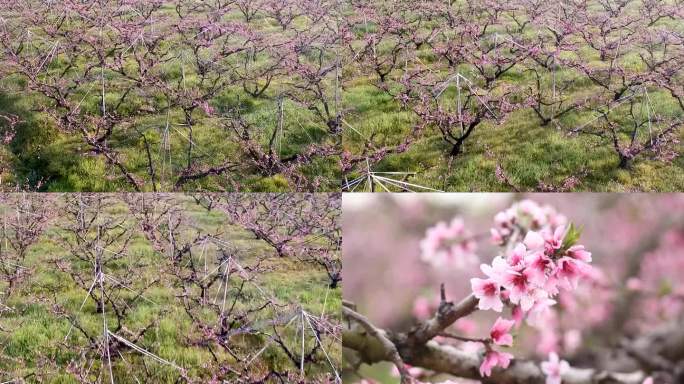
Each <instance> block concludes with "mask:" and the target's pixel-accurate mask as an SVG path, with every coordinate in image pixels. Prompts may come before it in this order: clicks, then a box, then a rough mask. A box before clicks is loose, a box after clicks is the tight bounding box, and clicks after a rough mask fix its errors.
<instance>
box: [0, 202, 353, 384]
mask: <svg viewBox="0 0 684 384" xmlns="http://www.w3.org/2000/svg"><path fill="white" fill-rule="evenodd" d="M179 198H180V197H179ZM184 199H185V200H186V201H187V203H186V204H185V205H184V206H185V209H186V215H188V216H189V217H190V218H191V219H192V220H193V222H194V223H195V225H196V226H198V227H199V228H201V229H202V231H206V233H210V232H214V231H217V230H218V231H220V232H221V233H222V239H223V240H225V241H227V242H228V243H230V244H231V245H232V246H233V247H235V249H236V250H237V256H236V257H237V259H238V260H239V262H240V263H241V264H242V265H244V266H250V265H252V264H253V263H254V262H255V261H256V260H257V259H259V258H263V257H265V256H269V258H268V259H266V261H265V262H263V266H264V267H266V268H267V272H264V273H262V274H259V275H258V276H257V278H256V281H255V282H256V284H258V286H259V287H261V289H262V290H263V291H264V292H266V293H267V294H268V295H273V296H274V297H276V298H277V300H279V301H280V302H281V303H282V304H287V303H291V304H292V305H295V306H298V305H302V306H303V308H304V309H305V310H307V311H308V312H310V313H312V314H315V315H319V314H320V313H321V312H322V311H323V310H324V308H325V311H326V313H327V314H329V315H332V316H333V317H334V318H337V316H338V315H337V312H338V310H339V307H340V305H341V290H339V289H338V290H329V289H328V288H327V283H328V282H327V277H326V275H325V273H324V272H323V271H320V270H317V269H315V268H314V267H312V266H311V265H309V264H304V263H299V262H295V261H293V260H289V259H286V258H278V257H275V256H273V251H272V250H271V249H270V248H269V246H268V245H267V244H265V243H264V242H262V241H259V240H255V239H254V237H253V236H252V235H251V234H250V233H248V232H247V231H245V230H243V229H242V228H240V227H237V226H235V225H233V224H231V223H229V222H227V220H226V218H225V217H224V216H223V214H221V213H219V212H216V211H212V212H210V213H207V211H206V210H204V209H203V208H201V207H199V206H197V205H196V204H194V203H193V202H192V200H191V199H189V198H184ZM108 214H111V215H125V214H126V210H125V207H123V206H117V207H114V208H111V209H110V210H109V211H108ZM57 224H59V223H57ZM62 233H63V230H61V229H58V228H57V227H55V226H53V227H51V228H49V229H48V231H47V232H46V233H45V234H44V235H43V237H42V238H41V239H40V240H39V241H38V242H37V243H35V244H34V245H33V246H32V247H31V248H30V252H29V254H28V256H27V260H26V266H28V267H30V268H31V274H30V277H29V278H28V279H25V280H23V281H22V283H21V285H20V286H19V291H18V292H15V293H14V294H13V295H12V296H11V297H10V298H8V299H7V300H4V299H3V298H1V297H0V302H2V303H4V304H6V305H8V306H11V307H13V308H15V310H14V311H13V312H3V313H0V381H3V382H4V381H7V380H12V379H16V378H20V377H27V380H28V381H29V382H34V380H35V381H38V378H41V380H42V381H41V382H45V383H77V380H76V379H75V378H74V377H72V376H71V375H70V374H69V373H68V372H67V370H66V367H67V366H68V365H69V364H70V363H77V362H79V359H80V354H79V351H80V350H81V348H83V347H85V346H86V345H87V344H88V343H87V340H86V339H85V338H84V337H83V336H82V335H81V334H80V332H77V331H76V330H74V331H72V332H71V336H69V338H68V339H67V341H66V342H65V341H64V339H65V336H66V335H67V332H68V330H69V328H70V323H69V322H68V321H67V320H66V319H65V318H63V317H61V316H57V315H56V314H55V313H54V312H53V309H54V308H55V305H59V307H61V308H62V309H63V311H64V312H65V313H66V314H69V315H70V316H76V318H77V319H78V321H79V323H80V324H81V326H82V327H83V328H84V329H86V330H88V331H89V332H92V333H93V334H98V332H100V331H101V329H102V317H101V314H99V313H97V312H96V308H95V303H94V302H93V301H92V300H91V299H89V300H87V301H86V303H85V305H84V307H83V309H82V310H81V311H79V310H78V308H79V306H80V305H81V303H82V301H83V298H84V296H85V291H84V290H83V289H82V288H79V287H78V286H77V285H76V284H75V283H74V282H73V281H72V280H71V279H70V278H69V277H68V275H66V274H65V273H63V272H61V271H60V270H58V269H57V268H55V264H54V262H55V261H69V260H72V261H71V263H73V264H72V265H77V263H74V262H73V259H72V258H71V257H70V255H69V253H68V252H67V251H65V250H64V249H62V247H60V246H59V245H58V244H57V243H56V242H54V241H53V240H52V239H53V238H54V237H55V236H57V235H59V234H62ZM196 248H197V249H195V250H194V252H195V255H196V256H195V257H200V256H199V255H200V249H199V247H196ZM207 252H208V255H209V256H210V262H211V257H213V256H214V252H216V248H215V247H213V246H208V247H207ZM127 254H128V255H129V257H127V258H124V259H122V260H120V261H117V262H115V263H111V264H109V265H108V268H109V273H110V274H112V275H114V276H117V273H120V272H117V271H125V270H126V269H125V268H126V267H127V265H128V264H129V263H133V262H135V263H138V264H140V265H142V267H141V268H142V270H140V271H138V272H139V273H140V274H141V276H142V280H143V281H142V282H140V284H145V281H152V280H154V279H159V280H160V281H159V283H157V284H154V285H152V286H150V287H148V289H147V290H146V291H145V297H146V298H147V299H149V300H150V301H145V300H138V301H136V302H135V303H134V305H133V307H132V308H131V310H130V312H129V315H128V316H127V317H126V319H125V326H126V327H127V329H131V330H133V331H135V330H137V329H139V328H140V327H143V326H145V325H147V324H150V323H151V322H153V321H156V325H155V326H154V327H153V329H151V330H150V331H148V332H147V333H146V334H145V336H144V338H143V339H142V340H140V341H139V343H138V345H142V346H144V347H145V348H146V349H148V350H150V351H152V352H153V353H155V354H157V355H159V356H160V357H162V358H164V359H167V360H169V361H173V362H175V363H176V364H178V365H180V366H182V367H184V368H186V369H187V371H188V374H189V376H190V377H193V378H197V379H200V378H201V379H204V380H209V379H210V378H211V373H212V372H211V370H212V369H216V367H215V365H213V364H212V362H213V357H212V355H211V353H210V352H209V350H208V349H206V348H203V347H201V346H197V345H192V344H188V340H189V338H192V336H193V335H194V332H197V329H196V328H194V326H193V323H192V321H191V319H190V318H189V317H188V315H187V313H186V312H185V310H184V309H183V306H182V304H181V302H180V301H179V300H178V299H177V297H176V295H178V294H180V293H181V291H180V286H179V283H178V282H177V281H176V280H175V278H174V277H173V276H172V275H169V274H168V273H167V272H166V271H167V270H169V268H170V267H171V266H170V261H169V260H168V259H167V258H166V257H165V256H164V255H162V254H159V253H157V252H155V251H154V250H153V249H152V247H151V245H150V244H149V243H147V241H146V240H145V239H144V238H143V237H142V236H140V235H135V237H134V238H133V240H132V241H131V243H130V246H129V248H128V249H127ZM214 265H215V262H214ZM237 286H238V283H237V282H235V283H234V284H231V285H230V289H229V290H228V298H229V300H231V299H232V298H233V297H234V295H235V293H236V292H237V291H236V289H237ZM212 294H213V292H212ZM121 295H122V296H125V297H129V298H131V297H132V295H133V294H132V293H130V292H127V291H125V290H123V291H121ZM127 295H128V296H127ZM243 295H244V298H242V299H241V300H238V305H237V307H238V308H247V307H253V306H255V305H257V304H258V303H261V302H263V300H264V299H263V294H262V293H261V292H260V291H259V290H258V289H257V288H256V287H255V286H253V285H249V284H248V285H247V286H246V288H245V290H244V291H243ZM273 315H274V312H273V311H272V310H265V311H261V312H259V313H258V314H257V315H256V318H255V320H256V321H259V320H269V319H271V318H272V316H273ZM215 316H216V315H215V314H212V313H209V312H207V319H208V320H209V321H211V320H212V319H215ZM114 320H115V318H114V316H112V314H111V313H110V314H109V316H108V321H109V322H110V324H111V323H112V322H114ZM295 323H296V322H295ZM295 329H296V327H289V328H287V329H286V328H283V329H281V332H282V335H283V337H284V340H285V341H286V343H288V344H289V345H290V346H291V348H292V349H293V350H295V351H296V350H297V347H296V346H297V345H300V344H298V343H300V340H301V339H300V337H301V336H298V335H297V334H296V330H295ZM266 331H267V330H266ZM265 342H266V339H265V338H264V337H263V336H260V335H246V336H242V337H234V338H232V339H231V347H232V348H234V349H235V350H236V351H239V352H240V353H241V354H245V353H254V352H256V351H258V350H260V349H261V348H262V347H263V346H265V345H266V344H265ZM314 343H315V340H314V339H313V338H307V340H306V345H307V348H312V347H313V346H314ZM325 343H326V347H327V352H328V353H329V354H330V355H331V356H332V358H333V361H334V362H335V364H336V365H337V364H338V362H339V361H340V353H341V346H340V345H339V343H335V342H332V343H331V342H330V340H325ZM214 352H215V353H216V354H217V356H218V357H219V358H220V359H222V360H223V361H224V362H227V363H229V362H231V361H232V363H235V364H237V362H235V361H234V359H232V358H231V357H230V356H229V355H228V354H227V353H225V352H221V351H220V348H216V349H215V350H214ZM122 354H123V355H124V357H125V361H124V360H123V359H121V358H119V357H118V355H117V356H115V359H114V360H113V362H112V364H113V373H114V377H115V379H116V380H115V382H117V383H134V382H135V379H134V377H135V376H136V374H137V375H138V376H139V377H146V376H144V375H143V373H144V372H146V371H145V370H147V372H149V373H148V374H149V375H150V376H149V377H150V379H149V380H148V382H155V383H176V382H178V380H179V375H178V372H177V371H176V370H175V369H173V368H170V367H168V366H163V365H160V364H156V363H154V362H152V361H149V360H146V359H144V358H143V357H141V356H140V355H139V354H136V353H134V352H132V351H130V350H122ZM87 356H89V358H93V357H94V365H93V368H92V372H93V374H94V375H97V373H98V372H99V371H100V370H101V369H105V368H103V367H102V365H101V364H102V363H101V361H99V358H98V357H97V356H98V354H97V351H94V352H93V351H90V352H89V353H88V355H87ZM317 359H318V361H319V363H316V364H307V375H308V376H307V377H310V378H311V380H313V379H314V378H315V377H317V376H319V375H321V374H325V373H327V372H330V368H329V367H328V365H327V363H326V362H325V358H324V356H323V355H322V353H321V352H320V351H319V352H318V354H317ZM46 361H48V362H50V364H47V365H46ZM143 364H144V366H143ZM236 366H237V365H236ZM46 367H49V370H45V369H46ZM210 367H214V368H210ZM271 369H277V370H279V371H283V370H287V371H292V372H298V367H295V366H294V364H293V363H292V362H291V361H290V360H289V359H288V358H287V356H286V355H285V354H284V353H283V352H282V351H281V350H280V349H279V347H277V346H275V345H270V346H268V347H267V348H266V349H265V351H264V353H263V355H262V356H261V357H260V358H258V359H256V360H255V362H254V364H253V370H255V371H256V372H259V371H263V372H267V371H268V370H271ZM94 377H95V376H93V380H94ZM103 377H104V378H107V379H108V377H107V375H105V376H103Z"/></svg>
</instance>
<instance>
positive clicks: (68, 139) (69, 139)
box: [0, 4, 339, 192]
mask: <svg viewBox="0 0 684 384" xmlns="http://www.w3.org/2000/svg"><path fill="white" fill-rule="evenodd" d="M162 15H164V16H168V17H169V18H170V19H169V21H167V22H166V23H167V24H162V23H160V24H159V25H155V27H156V28H157V30H158V31H159V30H164V28H166V29H168V30H170V31H172V30H173V24H174V23H175V22H176V21H177V20H176V19H177V16H176V15H175V7H174V4H169V5H168V6H165V7H164V9H163V10H162ZM0 16H2V11H0ZM241 17H242V16H241V14H240V13H239V12H237V11H234V12H231V13H228V14H227V15H226V16H225V20H226V21H229V20H231V19H232V20H239V19H241ZM9 19H10V20H11V19H12V18H11V17H10V18H9ZM305 23H306V21H305V19H304V18H303V17H299V18H297V19H296V20H294V21H293V24H292V25H293V26H297V27H300V28H301V27H302V26H303V25H304V24H305ZM249 27H250V28H253V29H254V30H256V31H259V32H263V33H264V34H266V36H268V35H269V34H274V36H280V35H283V34H291V31H289V30H288V31H287V32H283V30H282V28H280V27H279V26H278V25H276V24H275V23H274V21H273V20H271V19H266V18H264V17H263V16H261V15H260V14H259V15H257V16H256V17H255V18H254V20H252V21H250V24H249ZM76 28H77V27H76ZM34 29H35V31H34V33H37V34H40V31H39V29H37V28H34ZM90 32H92V31H90ZM83 33H89V32H87V31H84V32H83ZM162 44H165V45H167V46H169V47H173V49H172V50H171V52H170V55H173V56H177V59H173V60H170V61H168V63H164V64H163V65H159V66H157V67H155V69H154V70H155V71H157V72H159V73H162V74H163V76H162V77H163V78H164V79H165V80H166V81H168V84H169V86H170V87H171V88H174V87H177V86H179V84H181V83H182V84H183V87H186V86H187V87H188V88H189V89H190V92H194V91H195V90H196V89H198V90H199V91H198V92H199V93H201V91H202V85H199V84H198V76H197V73H196V72H193V66H192V64H193V59H192V57H193V56H192V54H191V52H189V51H184V49H187V48H183V47H182V45H181V44H180V42H179V41H175V40H173V39H170V40H168V41H164V42H163V43H162ZM43 48H44V47H43ZM135 49H136V48H132V50H135ZM111 55H112V57H110V58H108V60H110V61H111V60H113V55H114V53H111ZM129 56H130V55H129ZM243 56H244V55H235V57H234V58H233V59H231V60H228V61H227V62H226V63H223V64H222V65H225V66H226V67H228V66H235V67H237V68H240V67H241V66H242V65H243V64H242V60H244V59H243ZM91 59H92V58H90V57H81V58H79V60H78V63H80V62H81V61H87V60H91ZM327 59H328V58H326V60H327ZM2 60H3V58H2V54H0V62H2ZM184 60H185V62H184ZM129 61H130V62H128V63H127V65H128V66H129V68H128V70H129V71H131V73H134V74H135V73H136V70H137V69H136V68H137V67H136V64H135V62H134V61H133V60H129ZM183 63H184V64H183ZM70 64H73V63H69V62H68V61H67V60H65V59H64V54H62V56H58V57H57V58H56V59H54V60H51V61H50V62H47V63H46V65H45V68H46V70H45V71H46V73H45V74H43V75H41V76H39V79H43V80H45V81H46V82H47V83H50V82H51V81H53V80H54V79H55V78H59V77H60V76H62V72H63V71H65V69H66V68H67V66H68V65H70ZM266 65H272V63H270V62H269V61H268V59H267V58H266V57H263V55H261V56H259V55H257V56H256V59H255V61H254V62H253V63H251V64H250V66H251V67H250V68H245V72H249V71H250V70H253V69H254V68H259V67H260V66H266ZM82 70H83V68H82V65H80V64H77V65H76V66H75V68H73V67H71V69H70V70H69V71H68V72H66V73H67V76H66V77H65V79H64V80H63V81H66V82H69V81H72V80H75V81H77V82H78V83H77V84H76V85H75V86H74V89H75V92H74V94H73V95H71V96H70V98H71V99H72V100H71V101H72V102H73V103H74V104H75V103H79V105H80V112H82V113H83V114H84V115H86V116H87V115H92V116H98V115H99V114H100V112H99V110H100V105H101V103H102V101H101V98H100V97H99V95H98V94H97V92H91V91H92V88H93V86H94V85H97V84H99V81H100V80H99V78H97V76H95V77H94V76H93V74H92V73H90V74H89V75H88V76H89V77H88V78H87V79H84V78H81V77H80V75H81V72H82ZM72 72H73V75H71V77H72V78H70V74H71V73H72ZM281 72H282V70H280V72H279V74H278V75H276V76H275V78H273V79H272V80H271V81H270V86H269V87H268V89H267V90H266V91H265V92H264V93H263V94H262V95H261V96H259V97H252V96H251V95H249V94H248V93H246V92H245V91H244V90H243V88H242V83H241V82H236V84H234V85H232V86H229V87H227V88H226V89H224V90H222V92H220V93H218V94H217V95H215V96H214V97H213V98H212V99H211V100H210V102H209V104H210V105H211V107H213V108H214V109H215V111H216V114H217V115H222V114H224V113H227V112H228V111H231V110H235V109H238V110H239V111H240V112H241V115H242V117H243V118H244V119H245V120H247V121H250V122H252V123H254V124H255V129H254V130H253V132H251V135H252V137H254V138H256V139H257V140H258V142H260V143H261V144H262V145H264V147H266V146H267V144H268V140H269V138H270V136H271V134H272V133H273V132H274V131H275V130H276V129H277V127H278V123H277V116H278V113H277V101H276V99H277V97H278V95H280V94H282V93H284V92H288V91H290V92H292V89H291V87H290V86H289V85H288V84H287V83H288V82H290V81H292V78H291V77H290V76H289V74H287V75H283V74H282V73H281ZM98 73H99V72H98ZM225 75H226V76H229V74H225ZM98 76H99V75H98ZM104 76H105V79H106V80H105V82H106V84H107V96H106V98H105V102H106V104H107V105H109V106H110V108H112V106H113V105H115V104H116V103H117V102H118V97H119V96H121V94H122V93H123V92H124V90H125V89H126V87H127V86H128V83H127V81H128V80H126V79H122V78H121V76H120V75H117V73H115V72H113V71H111V70H109V69H107V70H105V71H104ZM230 76H236V75H234V74H230ZM90 79H92V80H90ZM262 81H263V80H262ZM322 86H323V88H325V90H324V92H325V93H326V94H327V95H328V96H330V95H332V92H333V91H332V88H331V81H326V82H324V84H323V85H322ZM145 93H149V89H141V90H134V91H133V92H131V93H130V94H129V95H128V97H127V99H126V100H125V102H124V103H123V104H122V105H121V108H120V110H119V112H122V114H123V115H124V116H126V114H130V116H136V113H137V109H138V108H140V107H141V106H146V107H150V106H152V107H153V108H154V109H156V110H158V111H162V110H165V108H166V106H167V101H166V100H165V99H164V97H163V95H161V94H152V95H149V94H145ZM39 106H44V107H47V108H48V110H49V109H50V108H51V106H52V103H51V101H50V100H49V99H47V98H44V97H42V96H40V95H37V94H35V93H32V92H30V91H28V90H27V88H26V80H25V79H23V78H21V77H18V76H8V77H6V78H2V79H0V114H3V113H5V114H16V115H19V116H20V117H21V118H22V119H23V120H24V123H23V124H20V125H19V126H18V129H17V133H16V137H15V139H14V140H12V141H11V142H10V143H9V145H2V148H1V149H0V172H1V174H2V179H1V180H0V186H4V187H5V189H12V188H13V187H15V186H16V185H17V184H19V185H26V186H27V187H31V188H38V189H40V190H45V191H92V192H100V191H124V190H126V191H128V190H132V186H131V185H130V184H129V183H127V181H126V180H125V179H124V177H123V175H122V174H121V172H119V171H118V170H117V169H116V168H115V167H113V166H112V165H111V164H108V163H107V162H106V160H105V159H104V158H103V157H102V156H101V155H97V154H94V153H93V152H92V148H90V147H88V146H87V145H86V144H85V143H84V142H83V139H82V137H81V136H80V135H79V134H78V132H75V133H66V132H60V131H59V130H57V129H56V127H55V124H54V119H52V118H50V117H48V116H47V115H46V114H45V113H38V112H36V109H37V107H39ZM283 109H284V111H283V116H284V118H283V131H282V133H281V134H279V135H278V138H277V139H276V147H277V152H278V154H279V156H280V157H282V158H287V157H289V156H292V155H294V154H298V153H301V152H303V151H304V150H305V148H307V147H308V146H309V145H312V144H320V143H332V142H335V141H337V138H335V137H331V135H330V134H329V132H328V128H327V126H326V124H325V122H321V121H320V119H317V118H316V117H315V116H314V115H313V113H312V112H311V111H309V110H307V108H306V107H305V106H302V105H301V104H297V103H295V102H294V101H292V100H288V99H286V100H285V102H284V107H283ZM193 117H194V119H195V120H196V125H195V127H194V130H193V136H192V144H191V142H190V140H189V132H188V130H187V128H185V127H184V126H183V123H184V116H182V112H181V111H180V109H179V108H174V109H173V110H172V111H171V113H170V114H169V118H170V128H169V138H170V139H169V141H170V142H169V144H168V147H165V145H164V138H163V135H164V130H165V129H166V126H167V116H166V112H163V113H162V112H160V113H157V114H152V115H150V116H146V117H139V118H135V120H133V122H131V123H130V124H128V123H126V124H119V125H118V126H117V127H116V128H115V130H114V131H115V132H114V135H113V136H112V137H111V138H110V139H109V140H108V143H109V146H110V147H111V148H114V149H115V150H116V151H117V152H118V153H119V157H120V159H122V160H123V164H124V165H125V166H126V168H127V169H129V171H130V172H132V173H133V174H134V175H135V176H136V177H139V178H140V179H141V180H146V183H145V186H144V188H143V189H144V190H146V191H152V190H153V185H152V183H151V181H150V180H149V179H150V176H149V175H148V173H149V167H148V159H147V154H146V151H145V143H144V141H143V139H142V138H141V133H142V134H144V135H145V136H146V138H147V140H148V143H149V145H150V147H151V152H152V153H151V155H152V163H153V166H154V168H155V172H156V174H157V175H156V176H157V178H156V179H157V180H156V181H157V183H156V188H157V190H159V191H171V190H176V186H175V184H174V183H175V181H176V178H177V176H178V175H179V174H180V173H181V172H182V171H183V170H184V169H185V167H186V165H187V157H186V152H187V149H188V147H189V146H191V145H192V146H193V153H194V162H195V164H198V165H201V166H203V167H204V168H208V167H210V166H217V165H220V164H222V163H223V162H227V161H232V162H235V163H240V164H244V167H241V168H240V169H238V170H236V171H232V172H230V174H228V175H220V176H208V177H204V178H201V179H199V180H197V181H193V182H189V183H187V184H185V185H184V186H183V190H199V189H202V190H214V191H218V190H226V189H227V190H232V189H233V187H234V185H235V184H231V183H230V182H228V181H227V179H228V178H231V179H232V180H233V181H235V182H236V183H237V184H239V185H240V186H241V190H243V191H254V192H276V191H289V190H292V189H294V188H295V186H294V185H293V184H292V182H291V181H290V180H288V179H287V178H286V177H284V176H283V175H282V174H274V175H272V174H267V173H264V172H260V171H259V170H258V169H256V168H255V167H253V166H252V165H250V164H248V163H247V161H246V160H245V158H243V156H244V153H243V152H242V151H241V144H239V143H238V142H236V140H234V139H232V138H231V133H230V132H229V131H228V129H226V128H224V127H223V126H222V125H221V124H220V121H219V120H218V119H217V118H216V116H215V117H214V118H211V117H208V116H204V115H203V113H202V112H201V111H200V110H198V111H196V112H195V113H194V116H193ZM2 131H3V126H2V122H0V132H2ZM338 168H339V167H338V166H337V159H336V158H334V157H332V158H321V159H317V160H315V161H313V162H312V163H311V164H307V165H305V166H303V167H302V169H301V173H302V175H304V176H305V177H306V178H311V179H313V178H319V180H320V187H319V188H318V190H320V191H335V190H338V189H339V169H338Z"/></svg>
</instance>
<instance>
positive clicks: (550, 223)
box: [490, 200, 568, 245]
mask: <svg viewBox="0 0 684 384" xmlns="http://www.w3.org/2000/svg"><path fill="white" fill-rule="evenodd" d="M567 222H568V219H567V218H566V217H565V216H564V215H562V214H560V213H558V212H556V210H555V209H554V208H553V207H551V206H550V205H544V206H541V205H539V204H537V203H536V202H534V201H532V200H522V201H520V202H517V203H515V204H513V205H512V206H511V207H510V208H508V209H506V210H504V211H501V212H499V213H497V214H496V216H494V228H492V229H491V230H490V232H491V235H492V241H493V242H494V243H495V244H498V245H503V244H506V243H507V242H508V241H509V239H510V238H511V237H513V236H514V235H516V236H517V235H519V234H520V232H521V231H528V230H531V231H540V230H542V229H546V230H551V231H553V230H555V229H556V228H558V227H561V226H565V225H566V224H567Z"/></svg>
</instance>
